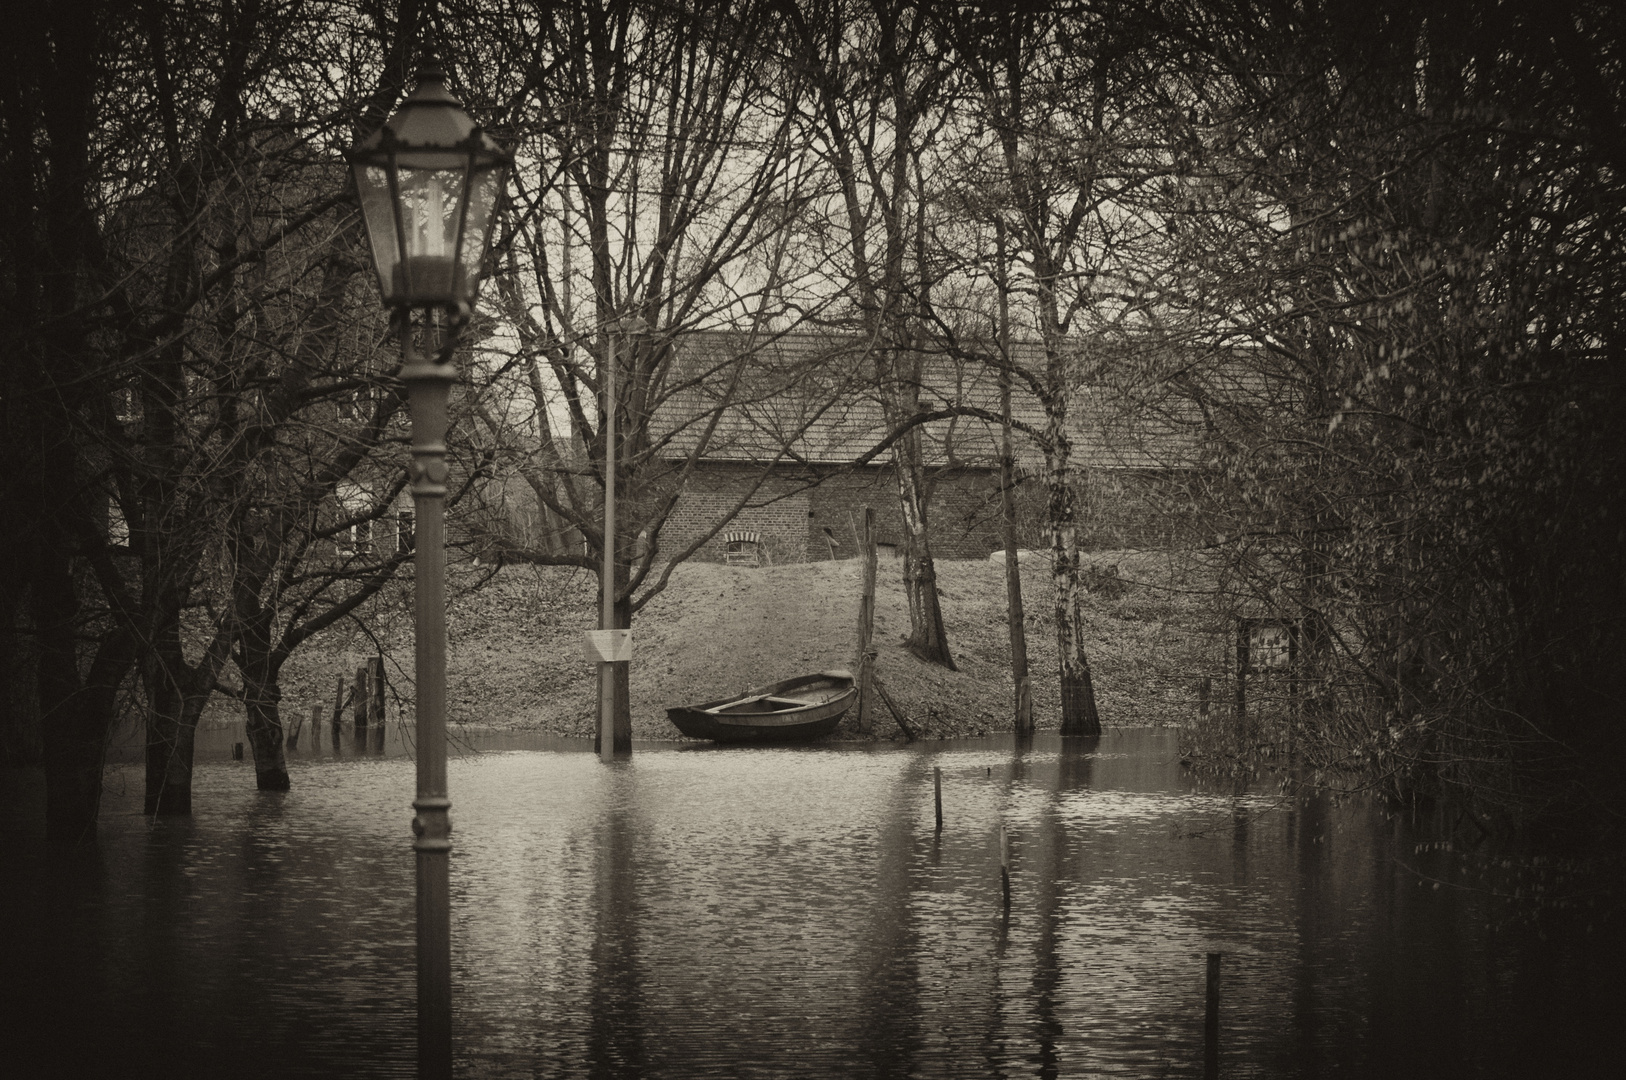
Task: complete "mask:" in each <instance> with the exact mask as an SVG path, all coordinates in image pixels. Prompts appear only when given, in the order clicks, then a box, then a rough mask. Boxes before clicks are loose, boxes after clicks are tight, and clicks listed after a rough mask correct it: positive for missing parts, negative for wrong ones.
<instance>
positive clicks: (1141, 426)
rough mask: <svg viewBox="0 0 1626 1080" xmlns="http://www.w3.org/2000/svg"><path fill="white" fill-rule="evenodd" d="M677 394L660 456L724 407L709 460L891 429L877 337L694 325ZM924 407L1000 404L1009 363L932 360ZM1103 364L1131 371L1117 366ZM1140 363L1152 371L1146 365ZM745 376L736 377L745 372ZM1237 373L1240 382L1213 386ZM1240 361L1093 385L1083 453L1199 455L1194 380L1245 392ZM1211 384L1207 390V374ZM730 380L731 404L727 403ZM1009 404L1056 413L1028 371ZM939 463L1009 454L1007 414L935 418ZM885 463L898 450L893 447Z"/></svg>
mask: <svg viewBox="0 0 1626 1080" xmlns="http://www.w3.org/2000/svg"><path fill="white" fill-rule="evenodd" d="M672 349H673V355H672V365H671V373H670V374H669V376H668V378H667V387H668V392H669V396H668V398H667V400H666V401H665V403H664V404H663V406H662V407H661V409H660V410H659V411H658V412H657V415H656V418H655V423H654V425H653V428H654V431H655V433H656V434H657V435H661V434H665V435H669V436H670V438H669V441H668V443H667V445H666V447H665V449H664V451H663V453H662V456H663V457H666V458H668V459H671V458H678V457H686V456H687V455H688V454H689V453H690V452H692V450H693V448H694V446H695V444H696V441H697V440H698V439H699V438H700V437H701V435H702V433H703V432H704V431H705V429H706V427H707V425H708V424H709V423H710V422H711V420H712V418H713V416H715V418H716V421H717V424H716V428H715V431H714V432H713V434H712V437H711V440H710V442H709V444H708V446H707V448H706V451H705V454H704V457H705V459H707V460H713V461H766V460H771V459H772V458H774V457H775V456H776V455H777V454H780V453H781V452H782V451H784V452H786V453H785V457H786V458H787V459H788V460H801V461H805V462H810V463H815V464H843V463H848V462H851V461H853V460H854V459H855V458H857V457H858V456H860V455H861V454H863V453H865V452H866V451H868V450H870V449H871V448H872V447H874V446H875V445H876V444H877V443H878V442H879V441H880V440H881V439H882V438H883V437H884V435H885V434H886V430H887V428H886V424H885V423H884V421H883V416H882V409H881V401H880V397H879V395H878V392H877V388H876V382H875V357H874V355H873V350H872V349H871V348H870V347H869V342H868V341H867V340H866V339H863V338H860V337H856V336H843V335H836V334H819V333H811V332H795V333H787V334H779V335H772V334H764V335H760V336H757V337H755V338H753V337H752V336H751V335H748V334H743V333H732V332H724V331H699V332H691V333H688V334H685V335H683V336H681V337H679V338H677V339H676V340H675V341H674V342H673V344H672ZM1011 351H1012V358H1013V360H1014V362H1015V363H1016V364H1017V365H1018V366H1019V367H1021V368H1023V369H1025V370H1027V371H1030V372H1038V371H1042V370H1043V366H1044V354H1043V347H1042V345H1040V344H1039V343H1037V342H1021V343H1017V344H1015V345H1013V346H1012V350H1011ZM921 361H922V362H921V379H920V386H919V408H920V409H921V410H922V411H935V410H938V409H943V408H947V407H950V406H953V405H960V406H969V407H971V408H975V409H979V410H982V411H984V412H985V413H987V414H989V415H990V416H993V417H997V416H998V415H999V373H998V370H997V368H996V367H995V366H994V365H993V364H992V363H991V362H984V361H982V360H979V359H974V358H973V359H961V358H956V357H953V356H948V355H944V354H941V353H935V354H929V355H926V356H923V357H922V358H921ZM1094 366H1095V367H1098V368H1099V369H1101V370H1107V371H1115V370H1116V371H1122V370H1131V369H1130V368H1128V367H1126V366H1123V365H1114V364H1112V363H1110V362H1109V363H1106V364H1099V365H1094ZM1133 370H1145V366H1144V365H1141V366H1139V367H1137V368H1134V369H1133ZM736 377H737V379H738V381H737V382H734V379H735V378H736ZM1216 379H1217V380H1218V382H1220V383H1223V382H1225V381H1226V380H1227V379H1228V380H1230V381H1231V382H1232V383H1236V384H1237V385H1232V386H1219V385H1213V386H1211V385H1209V384H1210V383H1215V381H1216ZM1239 379H1241V376H1240V375H1239V374H1237V373H1236V372H1234V371H1233V372H1231V373H1230V374H1225V373H1223V372H1222V373H1221V374H1220V375H1218V376H1216V375H1215V374H1214V373H1213V372H1205V374H1204V375H1202V376H1201V378H1200V380H1199V377H1198V376H1197V375H1195V374H1193V373H1191V372H1182V373H1181V377H1180V378H1179V379H1166V380H1163V381H1156V380H1149V381H1145V382H1143V383H1142V384H1136V385H1134V386H1125V387H1115V386H1110V385H1104V384H1098V385H1083V386H1080V387H1079V388H1078V390H1076V391H1075V393H1074V394H1073V397H1072V400H1071V402H1070V403H1069V406H1070V407H1069V417H1068V428H1069V430H1070V433H1071V435H1072V440H1073V455H1074V461H1075V462H1077V463H1078V464H1080V465H1083V466H1088V467H1094V468H1170V467H1179V466H1183V465H1190V464H1193V463H1194V462H1195V460H1196V457H1197V453H1198V449H1199V446H1200V443H1201V439H1202V433H1203V427H1204V416H1203V414H1202V411H1201V409H1200V408H1199V407H1198V406H1197V405H1196V404H1195V403H1194V402H1193V401H1192V395H1191V391H1193V390H1196V389H1200V390H1201V391H1203V392H1209V391H1214V392H1221V393H1225V394H1228V395H1237V394H1241V395H1242V396H1247V395H1246V394H1244V393H1242V392H1243V391H1244V390H1245V389H1246V388H1245V387H1244V386H1242V385H1241V383H1240V382H1239V381H1238V380H1239ZM1197 381H1200V382H1201V383H1202V386H1201V387H1198V386H1197V385H1196V382H1197ZM731 390H732V393H733V400H732V403H730V404H727V405H724V403H725V402H728V401H729V394H730V391H731ZM1011 411H1012V415H1013V418H1014V419H1015V421H1016V422H1017V423H1018V424H1026V425H1028V426H1029V427H1031V428H1034V429H1038V430H1041V431H1042V430H1043V429H1044V426H1045V415H1044V410H1043V408H1042V407H1041V406H1040V404H1039V402H1038V400H1037V399H1036V398H1035V397H1034V396H1033V395H1032V393H1031V392H1029V391H1028V390H1027V389H1026V388H1025V387H1024V386H1023V385H1022V383H1021V381H1020V380H1017V382H1016V385H1015V387H1014V388H1013V391H1012V401H1011ZM923 431H924V433H925V443H926V452H927V461H928V463H929V464H932V465H945V464H951V463H952V464H963V465H970V466H981V467H990V466H993V465H995V464H996V463H997V461H998V451H999V442H1000V438H999V435H1000V433H999V425H998V423H997V422H990V421H989V420H987V419H983V418H980V417H974V416H957V417H952V418H949V419H944V420H936V421H932V422H931V423H928V424H926V425H924V427H923ZM1014 443H1015V447H1016V453H1017V456H1018V458H1019V459H1020V460H1022V461H1023V462H1024V463H1025V464H1028V465H1030V466H1037V465H1038V463H1039V462H1040V461H1041V460H1042V456H1043V455H1042V453H1041V452H1040V451H1039V449H1038V448H1037V447H1036V446H1035V445H1034V443H1033V441H1032V440H1031V439H1029V438H1027V437H1026V436H1025V435H1024V434H1023V433H1022V432H1021V431H1020V430H1018V431H1017V432H1016V433H1015V436H1014ZM877 460H878V461H883V462H884V461H886V460H889V455H883V456H882V457H880V458H878V459H877Z"/></svg>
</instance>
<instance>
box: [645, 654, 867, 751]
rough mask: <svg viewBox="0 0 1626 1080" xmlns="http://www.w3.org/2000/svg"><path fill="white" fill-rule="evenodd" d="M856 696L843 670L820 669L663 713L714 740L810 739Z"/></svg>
mask: <svg viewBox="0 0 1626 1080" xmlns="http://www.w3.org/2000/svg"><path fill="white" fill-rule="evenodd" d="M857 696H858V687H857V686H855V685H854V684H853V677H852V676H851V675H850V674H848V673H847V672H845V671H821V672H819V673H818V674H817V675H803V676H802V677H801V678H798V679H786V680H785V681H784V682H776V683H774V684H773V685H771V686H763V687H759V688H758V689H755V690H749V691H747V692H745V693H744V694H738V695H736V696H734V697H730V698H721V699H719V700H717V701H708V702H706V703H704V704H702V705H681V706H678V707H676V708H670V709H667V710H666V718H667V719H668V720H670V721H672V723H674V724H676V725H677V729H678V730H679V731H681V732H683V734H685V735H687V736H688V737H689V738H691V739H714V740H716V741H718V742H783V741H787V740H791V739H812V738H817V737H818V736H820V735H827V734H829V733H830V732H832V731H834V730H835V727H836V725H837V724H838V723H840V722H841V717H842V715H843V714H844V713H846V711H847V709H848V708H849V707H850V706H851V705H852V703H853V699H854V698H855V697H857Z"/></svg>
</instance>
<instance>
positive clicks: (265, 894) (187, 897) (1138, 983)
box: [0, 731, 1615, 1077]
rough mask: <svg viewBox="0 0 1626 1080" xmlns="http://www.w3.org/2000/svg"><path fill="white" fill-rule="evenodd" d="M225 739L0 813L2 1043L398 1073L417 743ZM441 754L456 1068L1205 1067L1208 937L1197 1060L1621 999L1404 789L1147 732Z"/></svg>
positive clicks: (155, 1068) (1486, 1070)
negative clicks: (74, 841) (1211, 1001)
mask: <svg viewBox="0 0 1626 1080" xmlns="http://www.w3.org/2000/svg"><path fill="white" fill-rule="evenodd" d="M224 747H225V743H224V742H221V741H218V740H217V742H216V744H214V745H212V746H206V747H205V748H204V754H203V756H204V757H206V758H212V760H205V761H203V762H202V763H201V764H200V767H199V770H198V774H197V780H196V786H195V796H194V805H195V806H196V807H197V812H196V814H195V815H194V816H193V818H192V819H191V820H187V821H160V822H156V823H153V822H149V821H147V820H145V819H143V818H142V817H141V815H140V783H141V780H140V773H139V769H138V768H137V767H136V766H134V765H115V766H112V767H110V769H109V775H108V779H109V794H108V798H107V801H106V804H105V806H104V813H103V825H102V831H101V836H102V844H101V850H100V852H99V853H98V854H96V855H95V856H92V857H88V858H84V859H80V860H77V861H72V862H66V863H63V862H53V861H49V860H46V859H44V858H43V857H42V855H41V853H40V851H39V850H38V847H37V844H36V843H35V842H34V840H33V839H32V836H31V834H29V833H28V830H27V829H24V830H23V835H17V834H15V833H13V835H11V836H9V837H8V838H7V840H8V845H9V846H10V847H11V849H12V853H13V857H14V858H15V859H17V860H18V862H17V863H16V864H14V865H16V867H17V868H16V870H15V871H14V872H8V874H7V881H6V885H5V888H4V895H3V897H0V918H3V920H4V921H3V923H0V925H4V926H6V927H7V928H8V929H9V930H10V931H11V933H12V939H11V941H10V942H8V944H7V945H6V947H5V957H6V959H5V969H6V974H5V977H4V980H3V983H4V986H3V989H0V993H3V994H4V997H3V998H0V1011H3V1013H4V1016H5V1018H6V1019H5V1021H4V1022H5V1023H6V1024H7V1025H8V1026H10V1027H11V1028H12V1030H10V1031H8V1032H7V1033H6V1036H5V1040H6V1044H7V1054H6V1055H5V1056H3V1057H0V1070H4V1069H6V1066H12V1065H15V1064H16V1063H17V1062H19V1061H21V1060H33V1061H38V1062H41V1063H43V1064H44V1065H45V1067H43V1068H38V1069H37V1070H36V1069H31V1070H30V1071H29V1072H28V1073H26V1075H53V1074H54V1075H61V1076H74V1077H79V1076H114V1075H120V1076H123V1075H143V1074H161V1075H165V1076H168V1077H192V1076H197V1077H214V1076H220V1077H225V1076H232V1077H261V1076H263V1077H295V1076H329V1075H331V1076H346V1077H384V1076H408V1075H412V1074H413V1072H414V1058H413V1055H414V1053H415V1042H414V1023H415V1013H414V1009H415V997H414V982H413V979H414V958H413V902H414V901H413V880H414V879H413V864H412V854H411V850H410V847H409V830H408V825H409V822H410V818H411V811H410V808H409V804H410V801H411V798H412V789H413V775H412V768H411V763H410V761H409V760H407V759H406V758H405V757H404V756H388V757H380V758H370V757H366V756H353V757H339V758H335V757H333V756H331V754H327V755H324V756H321V757H318V758H314V759H313V758H310V757H304V756H302V757H297V758H296V759H295V761H294V763H293V784H294V790H293V791H292V792H291V793H288V794H285V795H270V794H260V793H256V792H255V791H254V790H253V777H252V766H250V765H247V764H244V763H241V762H233V761H231V760H229V757H228V756H227V754H226V753H225V752H224ZM493 747H494V748H493ZM527 747H529V748H527ZM934 769H941V771H942V791H943V813H944V819H945V820H944V824H943V828H942V831H941V833H939V832H937V830H936V828H935V818H934V807H933V770H934ZM450 783H451V794H452V802H453V809H452V814H453V821H454V825H455V832H454V840H455V842H456V850H455V852H454V857H453V861H452V888H453V895H454V911H453V941H452V949H453V964H454V981H455V985H454V995H455V1004H454V1010H455V1011H454V1038H455V1044H456V1046H455V1053H456V1059H457V1068H458V1072H459V1074H460V1075H467V1076H516V1077H518V1076H527V1077H528V1076H560V1077H574V1076H581V1077H588V1076H594V1077H596V1076H604V1077H691V1076H693V1077H702V1076H717V1077H751V1076H762V1077H781V1076H805V1077H832V1076H838V1075H839V1076H863V1077H868V1076H874V1077H893V1076H896V1077H985V1076H986V1077H1029V1076H1033V1077H1048V1076H1059V1077H1071V1076H1094V1075H1120V1076H1130V1077H1164V1076H1201V1075H1202V1064H1203V1050H1202V1038H1203V1011H1204V972H1205V956H1206V954H1208V953H1210V952H1219V953H1222V954H1223V960H1222V980H1221V1009H1220V1031H1221V1055H1220V1060H1221V1075H1223V1076H1227V1077H1320V1076H1327V1075H1349V1076H1371V1077H1402V1076H1418V1077H1457V1076H1465V1077H1466V1076H1484V1077H1502V1076H1508V1077H1512V1076H1518V1077H1532V1076H1555V1077H1556V1076H1582V1075H1587V1074H1588V1073H1587V1062H1588V1061H1589V1060H1590V1057H1591V1055H1592V1053H1593V1052H1594V1051H1595V1050H1596V1048H1597V1044H1598V1043H1599V1042H1601V1039H1600V1038H1599V1035H1600V1033H1601V1032H1607V1031H1609V1030H1610V1024H1611V1022H1612V1021H1613V1020H1614V1019H1615V1014H1614V1013H1613V1011H1612V1010H1613V1008H1614V1006H1613V1005H1612V1001H1613V995H1612V994H1607V993H1605V992H1604V991H1605V990H1606V989H1607V988H1609V987H1610V986H1611V983H1612V981H1613V980H1612V979H1610V978H1608V976H1610V975H1611V974H1612V973H1611V972H1609V971H1607V970H1605V969H1604V964H1603V962H1602V961H1601V960H1600V959H1599V955H1600V954H1599V951H1598V950H1597V949H1596V947H1595V944H1596V943H1595V942H1594V941H1592V940H1591V939H1581V940H1579V941H1576V942H1569V941H1565V940H1560V939H1549V940H1542V939H1541V938H1540V937H1539V936H1538V935H1537V934H1536V933H1535V932H1534V931H1533V930H1530V929H1529V928H1527V927H1526V926H1525V925H1524V924H1521V923H1509V922H1507V921H1506V920H1505V911H1504V910H1503V908H1502V907H1501V906H1500V904H1499V902H1498V901H1496V900H1495V899H1493V898H1492V897H1490V896H1489V895H1487V894H1486V893H1485V892H1484V891H1483V890H1481V889H1478V888H1475V887H1470V885H1469V884H1467V883H1465V882H1463V881H1461V880H1459V878H1458V876H1457V875H1456V873H1455V871H1454V870H1453V868H1454V867H1455V866H1457V865H1458V863H1457V861H1456V860H1454V859H1453V857H1452V856H1451V854H1450V853H1448V852H1444V851H1441V850H1438V849H1436V848H1433V847H1431V846H1429V845H1428V843H1427V842H1428V841H1429V840H1430V839H1431V838H1430V836H1429V835H1428V834H1427V833H1426V832H1422V831H1419V829H1418V828H1417V827H1416V826H1414V824H1413V823H1410V822H1408V821H1407V820H1406V819H1405V818H1404V817H1397V816H1393V815H1391V814H1388V813H1386V812H1385V811H1384V810H1383V808H1382V807H1380V806H1379V805H1377V804H1375V803H1374V802H1370V801H1365V800H1346V801H1343V802H1334V801H1333V800H1330V799H1327V798H1321V797H1317V798H1308V799H1292V800H1282V799H1280V798H1278V797H1276V796H1275V794H1274V793H1273V792H1267V791H1260V790H1254V791H1232V790H1230V789H1229V788H1227V789H1225V790H1215V789H1214V788H1212V787H1205V786H1203V785H1201V784H1199V783H1198V782H1196V781H1194V780H1192V779H1191V778H1189V777H1188V776H1186V775H1185V774H1184V773H1182V771H1181V770H1180V768H1179V767H1178V765H1177V763H1176V762H1175V760H1174V741H1173V736H1172V734H1170V733H1167V732H1159V731H1124V732H1118V733H1114V734H1111V735H1109V736H1108V737H1106V738H1105V739H1103V740H1101V742H1100V743H1099V744H1082V745H1080V744H1078V743H1077V742H1076V741H1070V742H1064V741H1063V740H1060V739H1058V738H1054V737H1052V738H1046V737H1044V736H1041V737H1040V738H1039V739H1038V740H1037V741H1035V742H1034V743H1032V744H1031V745H1030V746H1028V747H1026V748H1020V749H1019V748H1018V747H1017V746H1016V745H1014V744H1013V742H1012V740H1011V739H1009V738H1005V739H997V738H996V739H988V740H975V741H965V742H956V743H947V744H930V745H925V746H914V747H907V748H904V747H899V748H892V747H887V748H875V749H866V748H859V747H828V748H800V749H798V748H780V749H754V748H735V749H716V748H710V747H698V746H693V747H690V746H684V747H679V746H675V745H655V744H652V745H648V746H642V745H641V746H639V747H638V749H637V753H636V755H635V756H634V758H633V760H632V761H631V762H630V763H627V764H620V765H616V766H604V765H602V764H600V763H599V762H598V760H597V759H596V758H595V757H594V756H593V755H592V754H590V753H587V752H583V750H582V749H581V748H580V747H579V746H576V745H574V744H563V743H546V744H544V743H529V744H528V743H526V742H524V741H523V740H515V739H509V740H507V741H506V742H493V743H492V744H491V746H490V747H488V748H487V749H486V752H481V753H475V752H473V751H472V749H471V750H469V751H468V752H465V753H463V754H462V755H460V756H459V757H457V758H456V759H455V760H454V761H453V763H452V768H451V774H450ZM13 786H15V785H13ZM14 794H15V793H14ZM22 796H23V798H22V802H24V803H26V802H27V801H28V798H27V796H28V792H26V791H24V792H22ZM7 819H8V820H9V821H11V822H12V824H11V826H10V828H12V829H14V830H15V829H16V828H18V826H17V825H16V821H17V820H18V819H17V818H16V816H15V814H14V813H12V812H10V811H8V812H7ZM1001 826H1003V827H1004V828H1005V830H1006V832H1007V835H1008V836H1009V838H1010V841H1009V850H1010V860H1011V902H1010V908H1009V913H1008V915H1007V914H1006V913H1005V911H1004V907H1003V903H1002V891H1001V882H1000V872H999V859H1000V842H999V834H1000V829H1001ZM1420 846H1421V848H1422V850H1419V848H1420ZM6 1071H8V1072H9V1070H6ZM13 1075H25V1074H24V1073H16V1074H13Z"/></svg>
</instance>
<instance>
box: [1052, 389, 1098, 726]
mask: <svg viewBox="0 0 1626 1080" xmlns="http://www.w3.org/2000/svg"><path fill="white" fill-rule="evenodd" d="M1045 411H1046V413H1047V414H1048V421H1047V425H1046V426H1047V428H1048V430H1047V432H1046V435H1047V437H1048V438H1049V441H1050V446H1049V452H1048V454H1047V457H1048V459H1049V460H1048V465H1049V468H1048V470H1047V471H1048V474H1049V475H1048V476H1047V477H1046V482H1047V484H1048V486H1049V491H1048V495H1049V499H1048V507H1047V511H1048V512H1047V517H1048V519H1049V526H1050V555H1051V574H1052V580H1053V581H1054V583H1055V590H1056V609H1055V613H1056V656H1057V659H1058V661H1059V662H1060V668H1061V733H1062V734H1063V735H1084V736H1089V737H1097V736H1099V735H1100V734H1101V717H1100V715H1099V714H1098V713H1097V712H1096V708H1095V685H1094V683H1093V682H1092V681H1091V678H1090V662H1089V659H1088V657H1086V656H1085V654H1084V642H1083V636H1082V633H1081V631H1082V630H1083V625H1084V620H1083V612H1082V610H1081V607H1080V603H1079V584H1078V565H1079V559H1078V527H1077V523H1076V520H1075V516H1076V500H1075V497H1074V492H1073V487H1072V482H1071V480H1072V478H1071V475H1070V471H1071V470H1070V465H1071V461H1070V458H1071V455H1072V444H1071V441H1070V440H1069V439H1068V437H1067V431H1066V424H1065V421H1066V405H1065V399H1057V398H1055V397H1052V399H1051V400H1050V401H1049V402H1047V403H1046V406H1045Z"/></svg>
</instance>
